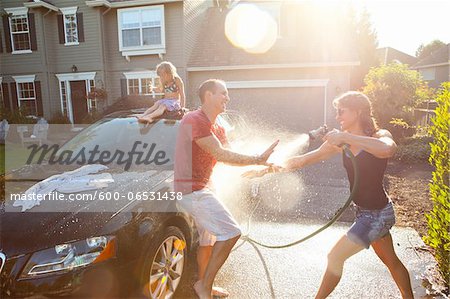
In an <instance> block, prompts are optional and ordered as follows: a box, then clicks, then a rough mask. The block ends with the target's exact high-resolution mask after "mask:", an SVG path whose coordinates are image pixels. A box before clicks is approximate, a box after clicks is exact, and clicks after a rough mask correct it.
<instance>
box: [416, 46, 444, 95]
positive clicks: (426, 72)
mask: <svg viewBox="0 0 450 299" xmlns="http://www.w3.org/2000/svg"><path fill="white" fill-rule="evenodd" d="M411 68H412V69H414V70H417V71H418V72H419V73H420V74H421V75H422V77H423V79H424V80H425V81H427V82H428V85H429V86H430V87H433V88H439V86H440V85H441V83H442V82H447V81H450V44H447V45H445V46H442V47H440V48H439V49H437V50H436V51H434V52H432V53H431V54H430V55H429V56H427V57H425V58H423V59H421V60H420V61H419V62H417V63H416V64H414V65H413V66H412V67H411Z"/></svg>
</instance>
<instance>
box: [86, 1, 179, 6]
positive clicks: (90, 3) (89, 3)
mask: <svg viewBox="0 0 450 299" xmlns="http://www.w3.org/2000/svg"><path fill="white" fill-rule="evenodd" d="M180 1H182V0H165V1H162V0H86V5H87V6H89V7H100V6H105V7H108V8H109V7H111V8H121V7H130V6H139V5H154V4H164V3H170V2H180Z"/></svg>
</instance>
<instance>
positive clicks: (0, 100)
mask: <svg viewBox="0 0 450 299" xmlns="http://www.w3.org/2000/svg"><path fill="white" fill-rule="evenodd" d="M0 107H1V108H3V107H5V101H4V100H3V86H2V77H0Z"/></svg>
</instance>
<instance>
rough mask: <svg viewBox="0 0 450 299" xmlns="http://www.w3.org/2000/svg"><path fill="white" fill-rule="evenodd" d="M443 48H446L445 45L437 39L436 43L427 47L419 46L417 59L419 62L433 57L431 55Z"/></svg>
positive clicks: (433, 42)
mask: <svg viewBox="0 0 450 299" xmlns="http://www.w3.org/2000/svg"><path fill="white" fill-rule="evenodd" d="M442 46H445V43H444V42H443V41H440V40H438V39H435V40H434V41H432V42H431V43H429V44H426V45H424V44H421V45H420V46H419V48H417V50H416V57H417V58H419V60H420V59H423V58H425V57H427V56H429V55H431V53H433V52H434V51H436V50H438V49H439V48H440V47H442Z"/></svg>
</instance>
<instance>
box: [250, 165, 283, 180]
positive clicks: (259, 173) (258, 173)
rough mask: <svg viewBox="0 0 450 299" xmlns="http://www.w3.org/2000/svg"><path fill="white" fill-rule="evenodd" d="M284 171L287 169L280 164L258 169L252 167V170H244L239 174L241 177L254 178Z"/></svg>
mask: <svg viewBox="0 0 450 299" xmlns="http://www.w3.org/2000/svg"><path fill="white" fill-rule="evenodd" d="M286 171H287V169H285V168H283V167H281V166H277V165H271V166H269V167H266V168H264V169H260V170H256V169H253V170H249V171H246V172H244V173H243V174H241V177H243V178H247V179H254V178H259V177H262V176H264V175H266V174H268V173H275V172H286Z"/></svg>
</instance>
